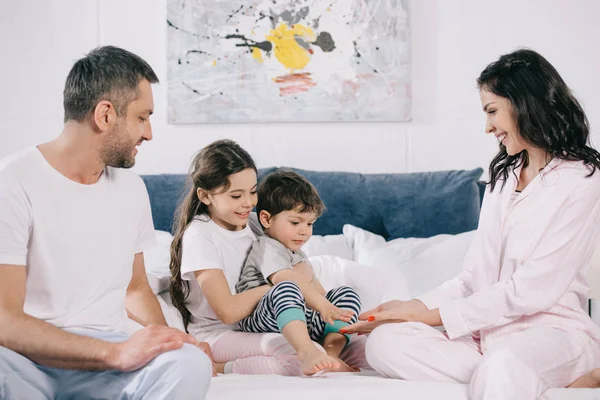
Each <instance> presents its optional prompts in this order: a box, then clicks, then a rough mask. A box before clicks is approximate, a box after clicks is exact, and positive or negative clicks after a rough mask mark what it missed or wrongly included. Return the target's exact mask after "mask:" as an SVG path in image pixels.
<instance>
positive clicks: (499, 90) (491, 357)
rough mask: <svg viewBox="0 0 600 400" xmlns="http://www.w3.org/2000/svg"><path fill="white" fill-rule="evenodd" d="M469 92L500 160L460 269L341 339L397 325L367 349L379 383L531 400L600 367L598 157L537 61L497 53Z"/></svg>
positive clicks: (565, 96) (571, 107)
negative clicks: (441, 386) (594, 308)
mask: <svg viewBox="0 0 600 400" xmlns="http://www.w3.org/2000/svg"><path fill="white" fill-rule="evenodd" d="M477 83H478V86H479V89H480V95H481V103H482V107H483V111H484V112H485V113H486V115H487V124H486V133H488V134H493V135H494V136H495V138H496V140H498V142H499V145H500V151H499V153H498V155H497V156H496V157H495V158H494V160H492V163H491V164H490V169H489V174H490V183H489V185H488V190H487V193H486V195H485V198H484V201H483V206H482V210H481V216H480V221H479V227H478V229H477V234H476V237H475V239H474V242H473V244H472V246H471V248H470V250H469V252H468V254H467V256H466V259H465V263H464V269H463V272H462V273H461V274H460V275H458V276H457V277H456V278H455V279H453V280H450V281H448V282H446V283H444V284H443V285H442V286H440V287H439V288H437V289H434V290H433V291H431V292H429V293H427V294H425V295H423V296H421V297H419V299H415V300H411V301H409V302H398V301H396V302H390V303H386V304H383V305H381V306H379V307H378V308H376V309H375V310H371V311H370V312H367V313H364V314H363V315H362V316H361V318H362V319H367V322H359V323H357V324H355V325H354V326H350V327H348V328H347V331H348V332H369V331H371V330H373V328H375V327H377V326H379V325H382V324H386V323H390V322H396V323H393V324H387V325H384V326H381V327H379V328H377V329H375V330H374V331H373V333H372V334H371V336H370V337H369V340H368V343H367V355H368V361H369V363H370V364H371V366H373V368H375V369H376V370H378V371H379V372H380V373H382V374H384V375H386V376H389V377H393V378H401V379H408V380H422V381H427V380H434V381H449V382H461V383H469V395H470V398H472V399H478V400H479V399H482V400H485V399H524V400H526V399H537V398H539V397H540V396H541V394H542V393H543V392H544V391H545V390H546V389H548V388H553V387H556V388H560V387H565V386H567V385H569V384H571V383H572V382H573V381H575V380H576V379H577V378H578V377H579V376H581V375H582V374H583V373H585V372H586V371H588V370H590V369H591V368H593V367H597V366H598V365H599V364H600V329H599V328H598V326H597V325H595V324H594V323H593V322H592V320H591V319H590V318H589V316H588V315H587V313H586V311H585V304H586V302H587V299H586V293H587V291H588V287H587V282H586V278H585V277H586V270H587V268H588V266H589V261H590V258H591V256H592V252H593V250H594V248H595V246H596V245H597V243H598V241H599V239H600V237H599V236H600V201H599V199H600V173H598V171H597V169H598V168H600V154H599V153H598V152H597V151H596V150H594V149H593V148H591V147H590V146H589V141H588V139H589V126H588V121H587V119H586V116H585V114H584V112H583V109H582V108H581V106H580V105H579V103H578V101H577V100H576V99H575V98H574V97H573V95H572V93H571V91H570V90H569V88H568V87H567V85H566V84H565V82H564V81H563V80H562V78H561V77H560V75H559V74H558V72H557V71H556V70H555V69H554V67H553V66H552V65H551V64H550V63H549V62H548V61H546V59H544V58H543V57H542V56H541V55H539V54H538V53H536V52H534V51H531V50H518V51H515V52H513V53H511V54H507V55H504V56H502V57H500V59H499V60H498V61H496V62H494V63H492V64H490V65H489V66H488V67H487V68H486V69H485V70H484V71H483V72H482V73H481V75H480V77H479V79H478V80H477ZM397 322H402V323H397ZM433 326H443V327H444V328H445V330H446V332H445V333H443V332H442V331H439V330H436V329H434V328H433ZM594 376H595V375H594V373H590V374H588V375H586V376H585V377H584V378H585V379H587V380H588V383H589V381H590V380H593V378H594ZM585 379H584V380H585ZM581 383H582V382H581V381H580V382H579V383H576V384H575V385H574V386H582V385H581ZM584 383H585V382H584Z"/></svg>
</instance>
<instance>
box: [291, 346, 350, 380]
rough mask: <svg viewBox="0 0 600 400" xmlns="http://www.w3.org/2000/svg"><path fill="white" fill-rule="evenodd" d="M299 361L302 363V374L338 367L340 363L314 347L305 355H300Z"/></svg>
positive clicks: (311, 373) (312, 373)
mask: <svg viewBox="0 0 600 400" xmlns="http://www.w3.org/2000/svg"><path fill="white" fill-rule="evenodd" d="M300 362H301V363H302V373H303V374H304V375H314V374H316V373H317V372H320V371H325V370H328V371H331V370H333V369H338V368H340V367H341V363H342V361H340V360H339V359H337V358H335V357H331V356H329V355H327V353H323V352H322V351H320V350H318V349H316V348H315V349H314V351H311V352H310V353H308V354H307V355H306V356H304V357H301V358H300Z"/></svg>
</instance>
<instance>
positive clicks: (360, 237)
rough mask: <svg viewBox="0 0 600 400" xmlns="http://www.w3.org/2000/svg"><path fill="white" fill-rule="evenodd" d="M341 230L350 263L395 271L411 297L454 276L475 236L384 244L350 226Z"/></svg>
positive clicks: (410, 239)
mask: <svg viewBox="0 0 600 400" xmlns="http://www.w3.org/2000/svg"><path fill="white" fill-rule="evenodd" d="M343 231H344V235H346V236H347V237H348V241H349V242H350V243H352V246H353V247H352V250H353V253H354V261H356V262H357V263H360V264H364V265H370V266H374V267H392V268H396V269H398V270H399V271H400V272H401V273H402V274H403V276H404V277H405V279H406V282H407V285H408V289H409V291H410V294H411V295H412V296H413V297H415V296H419V295H421V294H423V293H426V292H428V291H429V290H432V289H434V288H436V287H438V286H439V285H441V284H442V283H444V282H445V281H447V280H448V279H451V278H453V277H455V276H456V275H458V274H459V273H460V271H461V270H462V265H463V260H464V258H465V256H466V254H467V251H468V250H469V247H470V246H471V242H472V241H473V238H474V236H475V231H471V232H465V233H461V234H458V235H437V236H433V237H430V238H424V239H421V238H407V239H395V240H392V241H390V242H385V240H384V239H383V237H381V236H379V235H376V234H374V233H371V232H368V231H365V230H364V229H361V228H358V227H355V226H352V225H344V228H343Z"/></svg>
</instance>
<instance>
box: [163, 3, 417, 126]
mask: <svg viewBox="0 0 600 400" xmlns="http://www.w3.org/2000/svg"><path fill="white" fill-rule="evenodd" d="M167 29H168V73H169V77H168V115H169V122H170V123H175V124H186V123H232V122H309V121H407V120H410V117H411V87H410V62H411V56H410V49H411V46H410V21H409V14H408V5H407V0H168V10H167Z"/></svg>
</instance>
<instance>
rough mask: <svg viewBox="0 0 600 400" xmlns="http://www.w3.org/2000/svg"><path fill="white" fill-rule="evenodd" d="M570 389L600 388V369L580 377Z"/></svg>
mask: <svg viewBox="0 0 600 400" xmlns="http://www.w3.org/2000/svg"><path fill="white" fill-rule="evenodd" d="M567 387H568V388H572V389H573V388H593V389H595V388H600V368H596V369H593V370H591V371H590V372H588V373H587V374H585V375H583V376H580V377H579V378H578V379H577V380H576V381H575V382H573V383H571V384H570V385H569V386H567Z"/></svg>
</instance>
